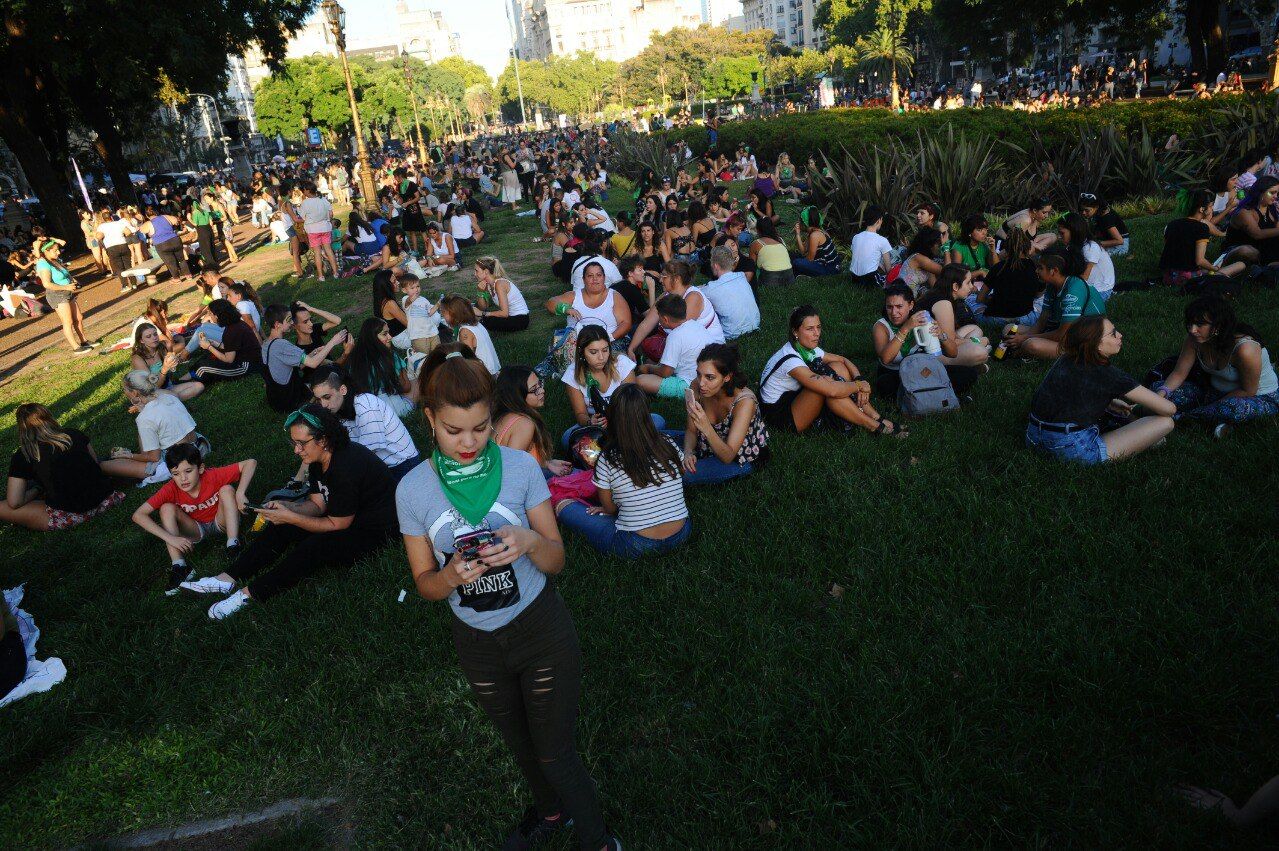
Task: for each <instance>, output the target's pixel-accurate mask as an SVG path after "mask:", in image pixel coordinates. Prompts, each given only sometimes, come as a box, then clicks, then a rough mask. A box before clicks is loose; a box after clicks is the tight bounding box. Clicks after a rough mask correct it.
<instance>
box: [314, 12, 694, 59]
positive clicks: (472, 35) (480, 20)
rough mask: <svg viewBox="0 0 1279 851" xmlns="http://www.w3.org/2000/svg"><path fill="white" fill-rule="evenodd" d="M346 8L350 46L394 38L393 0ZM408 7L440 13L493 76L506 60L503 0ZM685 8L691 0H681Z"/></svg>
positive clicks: (508, 38) (507, 41) (507, 34)
mask: <svg viewBox="0 0 1279 851" xmlns="http://www.w3.org/2000/svg"><path fill="white" fill-rule="evenodd" d="M339 2H340V3H341V4H342V6H343V8H345V9H346V37H347V41H348V42H349V43H350V44H351V46H352V47H374V46H378V45H383V44H394V43H395V42H396V40H397V39H396V26H395V4H396V0H339ZM408 3H409V6H410V7H412V8H421V7H422V6H428V7H430V8H431V9H436V10H439V11H442V12H443V13H444V20H445V21H447V22H448V25H449V28H450V29H452V30H453V32H455V33H457V34H458V36H459V37H460V38H461V41H462V55H463V56H465V57H466V58H467V59H470V60H472V61H474V62H478V63H479V64H481V65H483V66H484V69H485V70H486V71H488V72H489V76H491V77H497V75H498V74H499V73H501V71H502V69H503V68H505V67H506V63H507V61H508V56H509V54H508V51H509V50H510V49H511V36H510V29H509V28H508V26H507V22H506V9H507V5H506V3H504V2H503V0H408ZM684 5H685V6H686V7H688V8H689V9H694V8H695V7H696V6H697V3H696V2H695V0H684Z"/></svg>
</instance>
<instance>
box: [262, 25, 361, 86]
mask: <svg viewBox="0 0 1279 851" xmlns="http://www.w3.org/2000/svg"><path fill="white" fill-rule="evenodd" d="M337 55H338V47H337V42H335V41H334V40H333V32H332V30H330V29H329V27H328V24H326V23H325V22H324V16H323V15H321V14H320V13H318V12H317V13H316V14H314V15H312V16H311V18H310V20H308V21H307V22H306V23H305V24H304V25H303V26H302V29H300V30H298V31H297V32H296V33H294V34H293V37H292V38H290V39H289V42H288V45H287V48H286V53H285V58H287V59H301V58H302V57H304V56H337ZM244 72H245V79H247V80H248V82H249V88H250V89H252V88H253V87H254V86H256V85H257V84H258V83H260V82H262V81H263V80H265V79H266V78H267V77H269V76H271V69H270V68H268V67H267V64H266V59H264V58H263V56H262V51H260V50H258V49H257V48H256V47H255V48H253V49H251V50H249V51H248V52H246V53H245V54H244Z"/></svg>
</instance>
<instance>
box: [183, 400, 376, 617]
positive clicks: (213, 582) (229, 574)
mask: <svg viewBox="0 0 1279 851" xmlns="http://www.w3.org/2000/svg"><path fill="white" fill-rule="evenodd" d="M284 427H285V429H286V430H287V431H288V435H289V441H290V442H291V443H292V444H293V452H294V453H295V454H296V455H297V456H298V457H299V458H301V459H302V460H303V461H304V462H306V463H307V465H308V467H307V480H308V483H309V488H310V489H309V492H308V493H306V494H305V495H303V496H302V497H301V499H299V500H298V501H296V502H284V501H275V500H273V501H271V502H268V503H266V504H265V505H264V506H262V507H261V508H259V509H257V513H258V516H260V517H262V518H263V519H264V520H266V521H267V522H268V523H269V524H270V525H269V526H267V527H266V530H265V531H264V532H263V533H262V534H261V535H259V536H258V537H257V538H256V539H255V540H254V541H253V543H251V544H249V546H248V547H247V548H246V549H245V550H244V552H242V553H241V554H240V556H239V558H237V559H236V560H235V561H234V562H233V563H232V564H231V566H230V567H228V568H227V569H226V572H224V573H220V574H218V575H217V576H206V577H204V578H203V579H197V580H195V581H192V582H183V583H182V586H181V587H182V588H184V589H186V590H188V591H194V592H195V593H197V594H228V593H229V594H230V596H228V597H226V598H225V599H223V600H221V601H219V602H217V603H214V604H213V605H212V606H210V607H209V617H210V618H212V619H214V620H222V619H224V618H228V617H230V616H231V615H233V614H235V613H236V612H238V611H240V610H241V609H243V608H244V607H245V606H247V605H249V604H250V603H253V602H264V601H266V600H269V599H270V598H271V597H274V596H275V595H277V594H280V593H283V592H284V591H287V590H288V589H290V588H292V587H293V586H294V585H297V584H298V583H299V582H301V581H302V580H303V579H305V578H307V577H308V576H313V575H315V574H317V573H319V572H320V571H321V570H324V569H325V568H329V567H349V566H350V565H352V564H354V563H355V562H357V561H359V560H360V559H362V558H365V557H366V556H369V555H372V554H373V553H375V552H377V551H378V550H379V549H381V548H382V547H383V546H385V545H386V544H387V542H389V541H390V540H391V539H392V538H393V537H394V535H395V533H396V531H397V524H396V519H395V478H394V477H393V476H392V475H391V471H390V470H388V469H387V467H386V465H385V464H383V463H382V462H381V461H380V460H379V459H378V457H377V456H376V455H374V454H373V452H372V450H370V449H367V448H365V447H364V446H361V445H360V444H358V443H353V442H352V441H351V436H350V435H349V434H348V433H347V430H346V426H344V425H342V423H341V422H339V421H338V418H337V417H335V416H333V414H331V413H329V412H328V411H327V410H325V409H324V408H323V407H321V406H319V405H316V404H310V405H305V406H303V407H301V408H299V409H298V410H296V411H294V412H293V413H291V414H289V415H288V417H286V418H285V420H284ZM250 580H251V581H250ZM241 584H243V587H241V588H240V589H239V590H236V585H241Z"/></svg>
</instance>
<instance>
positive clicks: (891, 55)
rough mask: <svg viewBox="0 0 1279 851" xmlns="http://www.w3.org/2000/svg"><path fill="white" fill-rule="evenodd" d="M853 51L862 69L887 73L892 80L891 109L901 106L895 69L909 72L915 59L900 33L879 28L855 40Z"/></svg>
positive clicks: (887, 28)
mask: <svg viewBox="0 0 1279 851" xmlns="http://www.w3.org/2000/svg"><path fill="white" fill-rule="evenodd" d="M853 50H854V51H855V53H856V56H857V61H858V62H859V63H860V64H861V65H863V66H864V67H866V68H869V69H872V70H880V69H884V70H887V71H888V72H889V76H890V77H891V79H892V87H891V89H890V92H891V94H892V101H891V102H892V107H893V109H898V108H899V107H900V106H901V90H900V89H899V88H898V86H897V69H898V68H899V67H900V68H903V69H905V70H910V66H911V65H912V64H914V62H915V57H914V56H913V55H912V54H911V52H910V48H909V47H907V46H906V42H905V41H904V40H903V39H902V37H901V33H899V32H897V31H896V30H893V29H890V28H889V27H879V28H878V29H876V30H874V31H872V32H870V33H868V34H867V35H864V36H862V37H861V38H859V39H857V43H856V44H855V45H853Z"/></svg>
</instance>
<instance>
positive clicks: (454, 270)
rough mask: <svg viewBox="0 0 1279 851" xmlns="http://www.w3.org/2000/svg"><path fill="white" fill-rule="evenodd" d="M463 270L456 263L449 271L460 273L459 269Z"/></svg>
mask: <svg viewBox="0 0 1279 851" xmlns="http://www.w3.org/2000/svg"><path fill="white" fill-rule="evenodd" d="M461 268H462V267H461V266H459V265H457V264H456V263H454V264H453V265H452V266H450V267H449V271H450V272H456V271H458V270H459V269H461Z"/></svg>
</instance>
